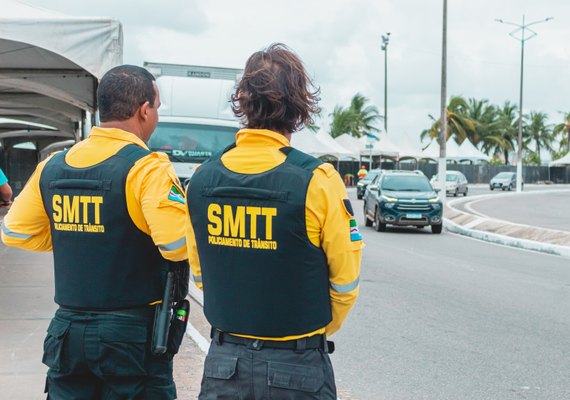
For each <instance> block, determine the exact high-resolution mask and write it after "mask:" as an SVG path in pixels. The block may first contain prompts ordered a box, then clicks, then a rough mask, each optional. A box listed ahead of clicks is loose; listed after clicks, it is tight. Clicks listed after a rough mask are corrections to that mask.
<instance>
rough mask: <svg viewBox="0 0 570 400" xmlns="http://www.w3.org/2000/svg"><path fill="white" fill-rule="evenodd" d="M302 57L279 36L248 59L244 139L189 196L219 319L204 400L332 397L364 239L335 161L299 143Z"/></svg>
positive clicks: (238, 103)
mask: <svg viewBox="0 0 570 400" xmlns="http://www.w3.org/2000/svg"><path fill="white" fill-rule="evenodd" d="M313 88H314V87H313V85H312V82H311V80H310V79H309V78H308V76H307V73H306V71H305V68H304V66H303V64H302V62H301V60H300V59H299V57H298V56H297V55H296V54H295V53H293V52H292V51H291V50H289V49H288V48H287V47H286V46H285V45H282V44H273V45H271V46H269V47H268V48H267V49H265V50H263V51H259V52H256V53H254V54H253V55H252V56H251V57H250V58H249V60H248V61H247V64H246V67H245V71H244V74H243V77H242V79H241V81H240V82H239V84H238V86H237V89H236V93H235V94H234V95H233V96H232V102H233V110H234V113H235V114H236V115H237V116H238V117H241V118H242V122H243V124H244V126H245V128H244V129H241V130H240V131H239V132H238V133H237V135H236V143H235V144H234V145H232V146H230V147H228V148H226V149H225V150H224V151H222V152H220V153H219V154H216V155H213V156H212V157H211V158H210V159H209V160H208V161H207V162H206V163H204V164H202V165H201V166H200V168H198V170H197V171H196V173H195V174H194V176H193V177H192V179H191V180H190V184H189V187H188V192H187V202H188V210H189V215H190V220H189V224H188V227H187V236H186V239H187V244H188V250H189V261H190V266H191V270H192V274H193V276H194V280H195V282H196V283H197V284H198V286H199V287H202V286H203V290H204V312H205V314H206V317H207V319H208V321H209V322H210V324H211V325H212V327H213V329H212V342H211V345H210V350H209V353H208V355H207V357H206V361H205V366H204V374H203V379H202V387H201V392H200V397H199V398H200V399H204V400H205V399H214V398H222V397H223V398H226V397H225V396H227V397H228V398H230V397H231V398H233V399H238V398H239V399H309V398H310V399H313V398H319V399H330V400H333V399H334V400H336V398H337V397H336V386H335V381H334V374H333V369H332V365H331V362H330V359H329V353H331V352H332V351H333V350H334V347H333V346H334V345H333V343H332V342H329V341H327V336H330V335H332V334H333V333H335V332H336V331H338V329H339V328H340V326H341V325H342V323H343V321H344V319H345V318H346V316H347V314H348V312H349V311H350V309H351V307H352V306H353V304H354V302H355V300H356V297H357V295H358V290H359V274H360V260H361V248H362V237H361V235H360V232H359V231H358V228H357V225H356V222H355V220H354V215H353V210H352V207H351V204H350V201H349V200H348V196H347V193H346V189H345V187H344V184H343V182H342V180H341V178H340V176H339V175H338V173H337V172H336V171H335V170H334V168H333V167H332V166H331V165H330V164H326V163H323V162H321V161H320V160H318V159H316V158H314V157H311V156H309V155H307V154H304V153H302V152H301V151H298V150H296V149H294V148H292V147H291V144H290V139H291V134H292V133H293V132H295V131H298V130H299V129H301V128H302V127H303V126H305V125H307V124H308V123H310V122H311V121H312V114H313V113H314V112H315V111H317V110H318V106H317V102H318V90H314V89H313Z"/></svg>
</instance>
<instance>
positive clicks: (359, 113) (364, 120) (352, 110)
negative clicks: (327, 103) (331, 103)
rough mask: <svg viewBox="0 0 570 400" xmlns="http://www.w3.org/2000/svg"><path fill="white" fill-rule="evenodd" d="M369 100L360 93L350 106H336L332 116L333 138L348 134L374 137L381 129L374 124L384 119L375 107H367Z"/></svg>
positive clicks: (331, 129)
mask: <svg viewBox="0 0 570 400" xmlns="http://www.w3.org/2000/svg"><path fill="white" fill-rule="evenodd" d="M367 103H368V99H367V98H366V97H364V96H363V95H361V94H360V93H357V94H355V95H354V96H353V97H352V100H351V101H350V106H349V107H348V108H344V107H342V106H336V107H335V108H334V109H333V112H332V113H331V114H330V116H331V117H332V122H331V128H330V132H331V136H332V137H337V136H340V135H342V134H344V133H348V134H350V135H352V136H354V137H357V138H359V137H361V136H365V135H374V134H376V133H378V132H379V129H378V128H376V126H374V124H375V123H376V122H377V121H378V120H381V119H382V116H381V115H380V114H379V113H378V109H377V108H376V107H375V106H372V105H367Z"/></svg>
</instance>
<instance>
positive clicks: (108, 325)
mask: <svg viewBox="0 0 570 400" xmlns="http://www.w3.org/2000/svg"><path fill="white" fill-rule="evenodd" d="M97 101H98V104H99V115H100V120H101V126H100V127H95V128H93V130H92V131H91V133H90V135H89V138H88V139H86V140H84V141H82V142H80V143H78V144H76V145H75V146H73V147H72V148H71V149H70V150H69V151H66V152H61V153H58V154H56V155H54V156H53V157H51V158H50V159H48V160H47V161H45V162H42V163H40V164H39V165H38V167H37V169H36V171H35V173H34V174H33V175H32V177H31V178H30V180H29V182H28V183H27V185H26V187H25V188H24V190H23V191H22V193H21V194H20V195H19V196H18V197H17V198H16V200H15V201H14V204H13V205H12V208H11V209H10V212H9V213H8V215H7V216H6V217H5V219H4V225H3V226H2V241H3V242H4V243H5V244H7V245H9V246H16V247H20V248H23V249H27V250H34V251H50V250H52V249H53V255H54V268H55V302H56V303H57V304H58V305H59V309H58V310H57V311H56V314H55V317H54V318H53V319H52V321H51V323H50V325H49V328H48V335H47V337H46V339H45V343H44V355H43V362H44V364H46V365H47V366H48V367H49V370H48V373H47V380H46V392H47V393H48V398H49V399H50V400H69V399H137V400H138V399H149V400H157V399H158V400H161V399H165V400H166V399H175V398H176V387H175V384H174V381H173V379H172V356H171V355H170V354H168V353H166V354H163V355H161V356H155V355H153V354H152V353H151V351H150V349H149V348H150V346H149V342H150V340H151V333H152V321H153V316H154V308H155V307H154V306H153V304H154V303H156V302H157V301H158V300H160V299H161V297H162V293H163V290H164V277H165V273H166V270H167V264H168V261H167V260H172V261H180V260H183V259H185V258H186V245H185V237H184V219H185V199H184V196H183V195H182V194H181V188H180V184H179V181H178V179H177V177H176V175H175V172H174V169H173V167H172V165H171V164H170V162H169V161H168V158H167V156H166V155H165V154H159V153H153V152H151V151H149V150H148V147H147V146H146V142H147V141H148V140H149V138H150V136H151V134H152V132H153V131H154V129H155V128H156V125H157V122H158V107H159V106H160V97H159V93H158V89H157V86H156V82H155V80H154V78H153V76H152V75H151V74H150V73H149V72H148V71H146V70H145V69H143V68H140V67H136V66H129V65H124V66H119V67H116V68H113V69H111V70H110V71H109V72H107V73H106V74H105V76H103V78H102V79H101V82H100V83H99V87H98V90H97Z"/></svg>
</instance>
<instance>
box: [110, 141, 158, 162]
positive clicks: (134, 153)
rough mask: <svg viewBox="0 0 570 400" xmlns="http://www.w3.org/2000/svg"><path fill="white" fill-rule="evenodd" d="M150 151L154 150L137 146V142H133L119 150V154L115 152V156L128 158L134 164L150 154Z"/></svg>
mask: <svg viewBox="0 0 570 400" xmlns="http://www.w3.org/2000/svg"><path fill="white" fill-rule="evenodd" d="M150 153H152V151H150V150H146V149H143V148H142V147H140V146H137V145H136V144H134V143H133V144H128V145H126V146H125V147H123V148H122V149H121V150H119V151H118V152H117V154H115V156H119V157H121V158H124V159H127V160H129V161H130V162H132V163H133V164H134V163H136V162H137V161H138V160H140V159H141V158H143V157H145V156H147V155H149V154H150Z"/></svg>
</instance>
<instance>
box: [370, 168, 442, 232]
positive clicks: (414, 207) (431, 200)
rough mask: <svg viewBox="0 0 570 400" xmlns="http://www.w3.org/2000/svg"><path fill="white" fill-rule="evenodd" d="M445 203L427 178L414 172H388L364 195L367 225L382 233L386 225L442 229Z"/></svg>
mask: <svg viewBox="0 0 570 400" xmlns="http://www.w3.org/2000/svg"><path fill="white" fill-rule="evenodd" d="M442 212H443V209H442V204H441V201H440V200H439V198H438V195H437V193H436V192H435V191H434V190H433V188H432V186H431V185H430V183H429V181H428V179H427V178H426V177H425V176H424V175H421V174H416V173H413V172H402V171H400V172H390V171H385V172H384V173H383V174H381V175H379V176H377V177H376V178H375V179H374V180H373V181H372V182H371V183H370V184H369V185H368V189H367V190H366V193H365V195H364V219H365V224H366V226H373V225H375V228H376V230H377V231H379V232H384V231H386V226H387V225H399V226H416V227H418V228H423V227H425V226H428V225H429V226H431V230H432V232H433V233H441V230H442V227H443V225H442Z"/></svg>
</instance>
